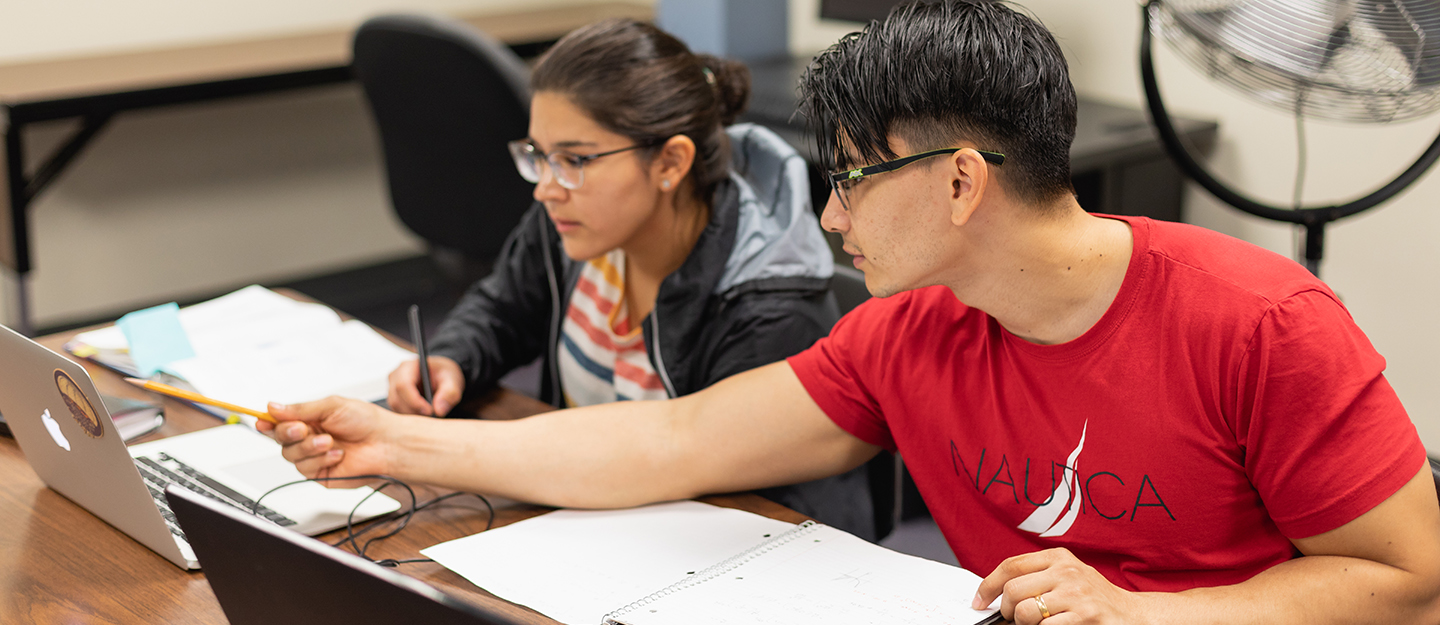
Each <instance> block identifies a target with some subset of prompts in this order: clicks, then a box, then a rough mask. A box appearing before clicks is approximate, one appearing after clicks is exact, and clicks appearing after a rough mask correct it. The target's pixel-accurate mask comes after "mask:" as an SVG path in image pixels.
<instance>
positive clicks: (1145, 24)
mask: <svg viewBox="0 0 1440 625" xmlns="http://www.w3.org/2000/svg"><path fill="white" fill-rule="evenodd" d="M1160 3H1161V0H1149V1H1148V2H1146V3H1145V5H1144V6H1143V7H1141V15H1142V19H1141V22H1142V24H1141V31H1140V77H1141V81H1142V82H1143V83H1144V85H1145V101H1146V103H1147V104H1148V105H1149V110H1150V119H1151V121H1152V122H1154V124H1155V129H1156V130H1157V131H1159V133H1160V142H1161V143H1162V144H1163V145H1164V146H1165V152H1166V154H1168V155H1169V156H1170V160H1172V161H1174V162H1175V164H1176V165H1178V166H1179V167H1180V170H1181V171H1182V172H1184V173H1185V175H1187V176H1189V177H1190V178H1191V179H1193V180H1194V181H1195V182H1197V183H1199V184H1200V186H1201V187H1204V188H1205V190H1206V191H1209V192H1210V193H1211V194H1212V195H1214V196H1215V197H1216V198H1218V199H1219V200H1220V201H1222V202H1225V203H1226V204H1229V205H1231V206H1233V207H1235V208H1238V209H1240V210H1242V211H1245V212H1247V213H1250V214H1251V215H1255V216H1256V217H1263V218H1265V219H1272V220H1275V221H1284V222H1288V223H1293V224H1298V225H1301V226H1304V227H1305V268H1306V269H1309V270H1310V273H1312V274H1315V275H1316V276H1319V275H1320V259H1321V257H1322V256H1323V255H1324V252H1325V224H1328V223H1330V222H1332V221H1336V220H1338V219H1343V218H1345V217H1349V216H1351V215H1354V214H1356V213H1359V212H1361V211H1363V210H1366V209H1368V208H1372V207H1374V206H1376V205H1378V204H1380V203H1382V202H1385V201H1386V200H1389V199H1390V198H1391V197H1394V196H1395V194H1397V193H1399V192H1401V191H1403V190H1404V189H1405V188H1406V187H1408V186H1410V185H1411V184H1412V183H1414V182H1415V181H1416V180H1418V179H1419V178H1420V176H1421V175H1423V174H1424V173H1425V171H1426V170H1427V169H1429V168H1430V166H1431V165H1433V164H1434V163H1435V160H1436V159H1440V136H1437V137H1436V138H1435V141H1434V142H1432V143H1431V144H1430V147H1429V148H1426V150H1425V152H1424V153H1423V154H1421V155H1420V158H1419V159H1417V160H1416V161H1415V163H1414V164H1412V165H1410V167H1409V168H1408V169H1406V170H1405V171H1404V172H1401V174H1400V175H1399V176H1398V177H1396V178H1395V179H1394V180H1391V181H1390V182H1389V183H1388V184H1386V185H1385V186H1383V187H1380V188H1379V189H1376V190H1375V191H1372V192H1371V193H1370V194H1369V195H1366V196H1364V197H1362V198H1359V199H1356V200H1353V201H1350V202H1347V203H1345V204H1338V205H1334V206H1316V207H1302V208H1280V207H1277V206H1271V205H1269V204H1264V203H1261V202H1257V201H1255V200H1252V199H1250V198H1248V197H1245V196H1243V195H1241V194H1239V193H1237V192H1236V191H1234V190H1232V189H1231V188H1229V187H1227V186H1225V184H1224V183H1221V182H1220V181H1219V180H1216V179H1215V177H1214V176H1211V175H1210V172H1208V171H1206V170H1205V168H1204V167H1202V166H1201V165H1200V163H1199V162H1197V161H1196V160H1195V158H1194V157H1193V156H1191V155H1190V152H1189V151H1187V150H1186V149H1185V146H1184V144H1182V143H1181V142H1180V135H1179V134H1177V133H1176V132H1175V126H1174V125H1173V124H1171V123H1170V114H1169V113H1168V112H1166V110H1165V103H1164V102H1163V101H1161V99H1160V87H1159V85H1158V83H1156V81H1155V61H1154V56H1153V54H1152V37H1151V23H1152V21H1153V20H1154V16H1155V13H1156V12H1158V11H1159V10H1160V7H1159V5H1160Z"/></svg>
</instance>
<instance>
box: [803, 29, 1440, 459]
mask: <svg viewBox="0 0 1440 625" xmlns="http://www.w3.org/2000/svg"><path fill="white" fill-rule="evenodd" d="M816 3H817V2H816V0H792V5H791V15H792V16H794V17H796V18H797V19H796V21H797V22H799V23H797V28H798V30H796V31H795V33H794V35H793V36H792V38H791V40H792V47H793V48H795V49H796V51H797V52H803V51H813V50H816V49H819V48H821V47H823V46H824V45H827V44H828V43H829V42H831V41H834V39H835V38H836V37H838V36H840V35H842V34H844V33H845V32H848V30H850V28H849V27H846V26H844V25H839V24H816V23H815V20H813V19H811V20H810V25H809V26H805V25H804V20H805V19H806V18H807V17H808V16H810V15H814V14H815V10H814V8H813V7H814V6H815V5H816ZM1022 4H1023V5H1024V6H1026V7H1028V8H1029V10H1030V11H1031V12H1032V13H1033V14H1034V15H1035V16H1036V17H1038V18H1039V19H1040V20H1041V21H1042V22H1044V23H1045V24H1046V25H1047V26H1048V27H1050V29H1051V30H1052V31H1054V32H1055V34H1056V35H1057V37H1058V39H1059V40H1060V44H1061V46H1062V47H1063V48H1064V50H1065V54H1066V57H1067V58H1068V59H1069V61H1070V70H1071V76H1072V79H1073V80H1074V82H1075V87H1076V89H1077V90H1078V91H1079V92H1080V93H1081V94H1082V95H1086V96H1089V97H1093V98H1099V99H1103V100H1107V101H1111V102H1115V103H1120V104H1127V105H1131V106H1136V107H1139V106H1140V105H1141V101H1142V97H1143V96H1142V93H1141V89H1140V78H1139V70H1138V61H1137V58H1138V47H1139V28H1140V9H1139V6H1138V3H1136V2H1134V1H1133V0H1086V1H1084V2H1077V1H1075V0H1022ZM1157 73H1158V74H1159V77H1160V83H1161V90H1162V92H1163V93H1164V94H1165V96H1166V101H1167V103H1169V104H1170V106H1171V108H1172V109H1175V110H1176V111H1178V112H1180V113H1183V114H1187V115H1191V116H1195V117H1203V118H1210V119H1215V120H1218V121H1219V122H1220V142H1219V145H1218V147H1217V149H1216V150H1215V152H1214V154H1213V155H1212V156H1211V157H1210V159H1209V161H1208V162H1209V164H1210V167H1211V168H1212V170H1213V171H1214V172H1215V173H1216V175H1217V176H1219V177H1220V178H1221V179H1223V180H1225V181H1227V182H1229V183H1231V184H1232V185H1234V186H1236V187H1238V188H1239V189H1242V190H1243V191H1244V192H1246V193H1247V194H1250V195H1252V196H1254V197H1256V198H1258V199H1261V200H1263V201H1267V202H1271V203H1277V204H1287V203H1289V202H1290V201H1291V197H1292V192H1293V187H1294V183H1295V173H1296V164H1297V158H1296V134H1295V121H1294V118H1293V117H1292V116H1289V115H1286V114H1283V113H1278V112H1273V111H1271V110H1269V109H1265V108H1261V107H1259V106H1257V105H1254V104H1251V103H1250V102H1249V101H1247V100H1245V99H1244V98H1242V97H1240V96H1237V95H1235V94H1234V93H1232V92H1230V91H1228V90H1226V89H1224V88H1222V87H1218V86H1216V85H1214V84H1212V83H1210V82H1209V81H1208V80H1206V79H1204V78H1203V77H1201V76H1200V75H1199V74H1197V73H1196V72H1195V71H1194V70H1192V69H1190V68H1189V67H1188V66H1186V65H1185V64H1184V63H1183V62H1182V61H1181V60H1180V59H1179V58H1178V57H1176V56H1175V55H1174V54H1171V53H1170V51H1169V50H1168V49H1166V48H1164V47H1163V46H1162V47H1161V48H1160V50H1159V53H1158V54H1157ZM1437 130H1440V116H1431V117H1429V118H1428V119H1425V120H1421V121H1418V122H1412V123H1407V124H1393V125H1388V126H1376V125H1364V126H1362V125H1345V124H1334V123H1320V122H1314V121H1310V122H1307V124H1306V127H1305V132H1306V139H1307V142H1308V144H1309V149H1308V154H1309V165H1308V168H1307V170H1308V171H1307V174H1306V184H1305V186H1304V195H1303V201H1304V203H1305V204H1307V205H1315V204H1316V203H1322V202H1328V203H1338V202H1343V201H1345V200H1347V199H1351V198H1354V197H1358V196H1360V195H1363V194H1364V193H1368V192H1369V191H1371V190H1373V189H1374V188H1376V187H1378V186H1380V185H1381V184H1384V183H1386V182H1388V181H1389V180H1390V179H1391V178H1393V177H1394V176H1395V175H1396V174H1397V173H1398V172H1399V171H1400V170H1402V169H1404V168H1405V167H1407V166H1409V164H1410V163H1411V162H1412V161H1413V160H1414V159H1415V157H1416V156H1418V155H1419V154H1420V152H1422V151H1423V150H1424V149H1425V147H1426V146H1427V145H1429V143H1430V142H1431V141H1432V140H1434V138H1435V135H1436V133H1437ZM1437 205H1440V177H1437V175H1436V173H1435V172H1433V171H1432V172H1431V173H1429V174H1428V175H1426V176H1425V177H1424V178H1422V179H1421V180H1420V181H1419V182H1418V183H1416V184H1415V185H1414V186H1413V187H1411V188H1410V190H1409V191H1407V192H1406V193H1405V194H1403V195H1401V196H1400V197H1399V198H1397V199H1394V200H1392V201H1391V202H1390V203H1388V204H1385V205H1382V206H1380V207H1378V208H1375V209H1372V210H1371V211H1369V212H1366V213H1362V214H1361V215H1359V216H1357V217H1353V218H1350V219H1348V220H1344V221H1341V222H1339V223H1337V224H1333V225H1332V226H1331V228H1330V229H1329V230H1328V236H1327V240H1326V252H1325V261H1324V265H1323V267H1321V275H1322V276H1323V277H1324V278H1325V280H1326V281H1327V282H1328V283H1329V284H1330V285H1331V286H1332V287H1333V288H1334V289H1335V290H1336V291H1337V292H1338V293H1339V294H1340V296H1341V297H1343V298H1344V299H1345V302H1346V305H1347V306H1348V307H1349V308H1350V311H1351V313H1352V314H1353V315H1354V317H1355V319H1356V321H1357V322H1358V323H1359V324H1360V327H1361V328H1363V329H1364V330H1365V332H1366V333H1367V334H1368V335H1369V336H1370V340H1371V341H1372V342H1373V343H1374V344H1375V347H1376V348H1377V349H1379V350H1380V353H1382V354H1384V355H1385V357H1386V358H1387V360H1388V362H1389V368H1388V369H1387V371H1386V376H1387V377H1388V378H1389V380H1390V383H1391V384H1392V385H1393V386H1394V387H1395V390H1396V392H1397V393H1399V395H1400V398H1401V400H1402V401H1404V403H1405V406H1406V408H1407V409H1408V410H1409V411H1410V415H1411V418H1412V419H1413V420H1414V421H1415V424H1416V427H1417V428H1418V429H1419V431H1420V435H1421V438H1422V439H1423V440H1424V441H1425V443H1426V446H1427V447H1428V448H1430V449H1431V450H1432V451H1435V452H1440V323H1437V321H1436V320H1437V319H1440V314H1437V311H1440V244H1437V239H1440V210H1437ZM1186 210H1187V213H1188V217H1187V220H1188V221H1190V222H1192V223H1196V224H1199V225H1203V226H1206V227H1209V228H1212V229H1215V230H1219V231H1221V232H1224V233H1227V234H1230V235H1233V236H1236V237H1239V238H1242V239H1245V240H1247V241H1250V242H1252V243H1256V244H1258V245H1261V246H1264V247H1267V248H1269V249H1271V250H1274V251H1276V252H1279V253H1281V254H1285V255H1287V256H1290V257H1292V258H1293V257H1296V255H1297V252H1296V247H1295V244H1294V239H1295V236H1294V233H1293V232H1292V230H1291V228H1290V227H1288V226H1285V225H1280V224H1276V223H1274V222H1268V221H1264V220H1260V219H1257V218H1253V217H1249V216H1247V215H1244V214H1242V213H1240V212H1238V211H1236V210H1234V209H1231V208H1229V207H1227V206H1225V205H1222V204H1220V203H1219V202H1218V201H1217V200H1215V199H1213V198H1212V197H1210V196H1209V195H1208V194H1206V193H1205V192H1204V191H1202V190H1199V189H1198V188H1192V189H1191V190H1190V191H1189V192H1188V194H1187V198H1186Z"/></svg>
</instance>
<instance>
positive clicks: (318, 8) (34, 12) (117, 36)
mask: <svg viewBox="0 0 1440 625" xmlns="http://www.w3.org/2000/svg"><path fill="white" fill-rule="evenodd" d="M577 1H578V2H588V1H592V0H203V1H199V2H196V1H194V0H42V1H36V0H6V1H5V2H4V3H3V4H0V62H4V61H13V60H20V59H45V58H54V57H65V56H72V55H77V54H92V53H96V52H106V51H121V50H135V49H145V48H154V47H165V46H169V45H176V44H185V43H192V42H200V43H209V42H213V41H217V40H225V39H237V38H245V37H252V36H255V35H257V34H263V35H271V34H278V33H286V32H304V31H310V30H325V29H331V28H335V27H342V26H352V25H358V24H359V23H360V22H361V21H362V20H363V19H365V18H366V17H368V16H370V15H374V14H377V13H384V12H389V11H399V10H421V11H438V12H466V13H475V12H482V11H495V12H502V11H505V10H514V9H517V8H535V7H544V6H547V5H556V4H575V3H576V2H577ZM593 1H598V0H593ZM632 1H637V0H632ZM638 1H639V2H641V3H647V4H648V2H646V0H638Z"/></svg>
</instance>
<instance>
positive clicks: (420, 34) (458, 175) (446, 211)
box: [352, 15, 534, 284]
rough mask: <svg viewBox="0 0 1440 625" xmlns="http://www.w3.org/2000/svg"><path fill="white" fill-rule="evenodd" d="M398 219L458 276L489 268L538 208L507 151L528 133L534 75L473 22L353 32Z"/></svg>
mask: <svg viewBox="0 0 1440 625" xmlns="http://www.w3.org/2000/svg"><path fill="white" fill-rule="evenodd" d="M354 53H355V57H354V61H353V64H352V69H353V70H354V72H355V77H356V78H357V79H358V80H359V81H360V85H361V87H362V88H363V89H364V90H365V97H366V99H367V100H368V101H369V103H370V110H371V112H372V113H373V114H374V116H375V122H376V125H377V126H378V127H379V130H380V140H381V143H382V144H383V147H384V154H385V172H386V178H387V180H388V181H389V186H390V200H391V202H392V204H393V205H394V207H395V213H396V215H397V216H398V217H399V218H400V221H401V222H403V223H404V224H405V225H406V226H407V227H408V228H410V229H411V230H412V231H414V232H415V234H418V235H420V236H421V237H422V238H424V239H425V240H426V241H427V242H429V243H430V246H431V256H432V257H433V258H434V259H435V260H436V262H437V263H438V264H439V265H440V266H441V268H442V270H444V271H445V272H446V273H447V274H448V276H447V277H450V278H451V279H453V280H455V281H456V282H457V283H459V284H468V283H469V282H470V281H471V280H472V279H475V278H478V277H479V276H480V275H483V274H484V273H485V272H486V271H488V267H489V265H490V264H492V263H493V262H494V260H495V256H496V255H497V254H498V253H499V251H500V247H501V245H502V244H503V243H504V241H505V236H506V235H507V234H508V233H509V232H510V230H511V229H512V228H514V227H515V224H517V223H519V222H520V216H521V214H522V213H524V212H525V210H526V209H527V208H529V206H530V204H531V201H532V200H531V190H532V189H533V188H534V187H533V185H531V184H529V183H527V182H525V181H524V180H523V179H521V178H520V175H519V174H517V173H516V172H515V165H514V163H513V162H512V161H511V158H510V153H509V151H508V150H507V149H506V147H505V144H506V142H508V141H511V140H513V139H520V138H522V137H524V136H526V134H528V132H529V124H530V120H529V101H530V96H529V91H528V87H527V84H528V81H529V70H528V69H527V68H526V67H525V64H524V62H522V61H521V60H520V58H519V57H517V56H516V55H515V53H513V52H511V51H510V49H509V48H507V47H505V45H504V44H501V43H499V42H498V41H496V40H494V39H492V38H491V37H489V36H487V35H486V34H484V33H482V32H479V31H477V30H475V29H474V28H471V27H470V26H469V25H467V24H465V23H463V22H459V21H456V20H451V19H447V18H440V17H431V16H423V15H385V16H381V17H376V18H373V19H370V20H369V21H366V22H365V23H364V24H362V25H361V26H360V29H359V30H358V31H356V33H355V41H354Z"/></svg>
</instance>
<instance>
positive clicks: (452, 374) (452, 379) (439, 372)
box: [386, 356, 465, 417]
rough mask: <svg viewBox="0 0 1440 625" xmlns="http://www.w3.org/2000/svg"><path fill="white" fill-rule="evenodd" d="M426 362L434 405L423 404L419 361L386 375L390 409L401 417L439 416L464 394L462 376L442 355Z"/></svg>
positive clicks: (458, 365)
mask: <svg viewBox="0 0 1440 625" xmlns="http://www.w3.org/2000/svg"><path fill="white" fill-rule="evenodd" d="M426 361H427V362H429V363H430V383H431V384H432V387H431V391H432V392H433V395H434V397H435V405H434V406H431V405H430V403H429V402H427V401H425V396H424V395H422V394H421V391H420V359H419V358H416V359H415V360H411V361H409V362H406V363H404V364H402V365H400V366H399V367H397V368H396V369H395V370H394V371H391V372H390V394H389V396H388V397H387V398H386V401H387V402H389V403H390V409H391V410H394V411H395V412H398V413H401V414H418V415H426V416H433V417H443V416H445V415H447V414H449V413H450V410H451V409H452V408H454V407H455V404H458V403H460V396H461V395H462V394H463V393H464V392H465V374H464V373H463V372H461V371H460V364H459V363H457V362H455V361H454V360H451V359H449V358H446V357H444V356H430V357H429V358H426Z"/></svg>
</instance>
